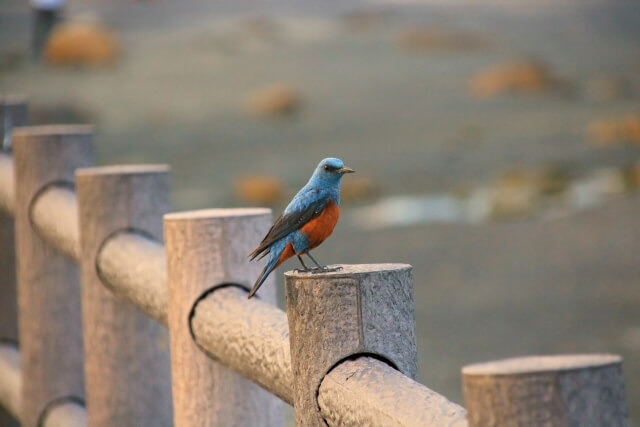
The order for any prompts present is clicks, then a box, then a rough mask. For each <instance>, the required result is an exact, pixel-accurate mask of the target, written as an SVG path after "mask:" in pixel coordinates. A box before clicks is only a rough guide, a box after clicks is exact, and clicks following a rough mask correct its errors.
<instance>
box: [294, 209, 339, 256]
mask: <svg viewBox="0 0 640 427" xmlns="http://www.w3.org/2000/svg"><path fill="white" fill-rule="evenodd" d="M339 217H340V208H339V207H338V205H336V204H335V203H333V200H329V203H327V206H325V208H324V210H323V211H322V213H321V214H320V215H319V216H318V217H316V218H314V219H312V220H311V221H309V222H308V223H307V224H306V225H304V226H303V227H302V228H301V229H300V231H301V232H302V234H304V235H305V236H307V239H309V249H313V248H315V247H317V246H318V245H319V244H320V243H322V242H324V241H325V239H326V238H327V237H329V236H330V235H331V233H333V229H334V228H335V226H336V224H337V223H338V218H339Z"/></svg>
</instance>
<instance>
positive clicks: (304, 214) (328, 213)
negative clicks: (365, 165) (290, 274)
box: [248, 157, 355, 298]
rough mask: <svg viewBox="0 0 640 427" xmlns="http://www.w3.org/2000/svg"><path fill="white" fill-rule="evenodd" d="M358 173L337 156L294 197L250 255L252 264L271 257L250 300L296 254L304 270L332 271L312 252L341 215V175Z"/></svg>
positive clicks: (322, 165)
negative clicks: (306, 260)
mask: <svg viewBox="0 0 640 427" xmlns="http://www.w3.org/2000/svg"><path fill="white" fill-rule="evenodd" d="M353 172H355V171H354V170H353V169H351V168H350V167H347V166H345V165H344V162H343V161H342V160H340V159H338V158H335V157H329V158H326V159H324V160H322V161H321V162H320V163H319V164H318V166H317V167H316V168H315V170H314V171H313V174H312V175H311V178H309V181H308V182H307V183H306V184H305V186H304V187H302V188H301V189H300V191H298V193H297V194H296V195H295V196H294V197H293V199H292V200H291V202H290V203H289V205H287V207H286V208H285V210H284V211H283V212H282V214H281V215H280V216H279V217H278V218H277V219H276V221H275V222H274V224H273V226H272V227H271V228H270V229H269V231H268V232H267V234H266V236H264V238H263V239H262V241H261V242H260V244H259V245H258V246H257V247H256V248H255V249H254V250H253V251H252V252H251V253H250V254H249V258H250V260H251V261H253V260H255V259H256V258H258V257H259V258H258V259H259V260H260V259H262V258H263V257H265V256H267V255H269V258H268V260H267V265H266V266H265V267H264V269H263V270H262V273H260V275H259V276H258V278H257V279H256V282H255V284H254V285H253V288H252V289H251V291H250V292H249V296H248V298H251V297H253V296H254V295H255V293H256V291H257V290H258V289H259V288H260V286H261V285H262V283H264V281H265V280H266V278H267V277H268V276H269V274H271V272H272V271H273V270H274V269H275V268H276V267H278V266H279V265H280V264H282V263H283V262H285V261H286V260H287V259H289V258H291V257H292V256H294V255H296V256H297V257H298V260H299V261H300V263H301V264H302V267H303V270H302V271H309V270H313V271H332V270H331V269H329V268H328V267H326V266H322V265H320V264H319V263H318V262H317V261H316V260H315V259H314V258H313V257H312V256H311V253H310V251H311V250H312V249H314V248H316V247H318V245H320V244H321V243H322V242H324V241H325V240H326V239H327V237H329V236H330V235H331V233H332V232H333V229H334V228H335V226H336V224H337V223H338V218H339V216H340V183H341V181H342V176H343V175H344V174H347V173H353ZM303 254H304V255H307V256H308V257H309V258H310V259H311V261H313V263H314V264H315V265H316V267H315V268H313V269H309V268H308V267H307V266H306V265H305V263H304V261H303V260H302V257H301V255H303Z"/></svg>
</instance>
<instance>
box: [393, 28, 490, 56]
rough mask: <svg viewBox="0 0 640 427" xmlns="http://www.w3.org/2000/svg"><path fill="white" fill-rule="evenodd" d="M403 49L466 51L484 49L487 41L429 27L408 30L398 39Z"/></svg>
mask: <svg viewBox="0 0 640 427" xmlns="http://www.w3.org/2000/svg"><path fill="white" fill-rule="evenodd" d="M396 43H397V45H398V46H399V47H400V48H401V49H405V50H410V51H427V50H432V51H442V52H447V51H466V50H476V49H480V48H483V47H485V46H486V45H487V41H486V40H485V39H484V38H483V37H482V36H480V35H477V34H471V33H462V32H453V31H446V30H439V29H434V28H429V27H413V28H407V29H405V30H403V31H402V32H400V33H399V34H398V35H397V37H396Z"/></svg>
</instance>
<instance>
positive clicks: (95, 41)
mask: <svg viewBox="0 0 640 427" xmlns="http://www.w3.org/2000/svg"><path fill="white" fill-rule="evenodd" d="M119 52H120V47H119V44H118V41H117V40H116V38H115V37H114V35H113V34H112V33H111V32H110V31H109V30H107V29H106V28H103V27H101V26H99V25H97V24H93V23H80V22H76V23H67V24H61V25H60V26H58V27H56V29H55V30H54V31H53V32H52V33H51V37H50V38H49V40H48V41H47V45H46V46H45V50H44V59H45V61H46V62H47V63H48V64H50V65H57V66H85V67H86V66H99V65H105V64H109V63H112V62H114V61H115V60H116V59H117V57H118V55H119Z"/></svg>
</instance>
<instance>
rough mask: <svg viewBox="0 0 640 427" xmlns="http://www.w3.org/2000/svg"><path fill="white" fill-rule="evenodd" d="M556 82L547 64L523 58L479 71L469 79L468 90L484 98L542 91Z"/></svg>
mask: <svg viewBox="0 0 640 427" xmlns="http://www.w3.org/2000/svg"><path fill="white" fill-rule="evenodd" d="M556 83H557V80H556V79H555V78H554V77H553V75H552V73H551V70H550V69H549V67H548V66H546V65H545V64H543V63H542V62H539V61H534V60H524V61H517V62H511V63H507V64H500V65H496V66H494V67H492V68H489V69H486V70H484V71H481V72H479V73H478V74H476V75H475V76H473V77H472V78H471V80H470V81H469V90H470V92H471V93H472V94H473V95H474V96H477V97H480V98H486V97H491V96H496V95H500V94H503V93H509V92H519V93H535V92H542V91H546V90H549V89H551V88H552V87H553V86H554V85H556Z"/></svg>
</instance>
